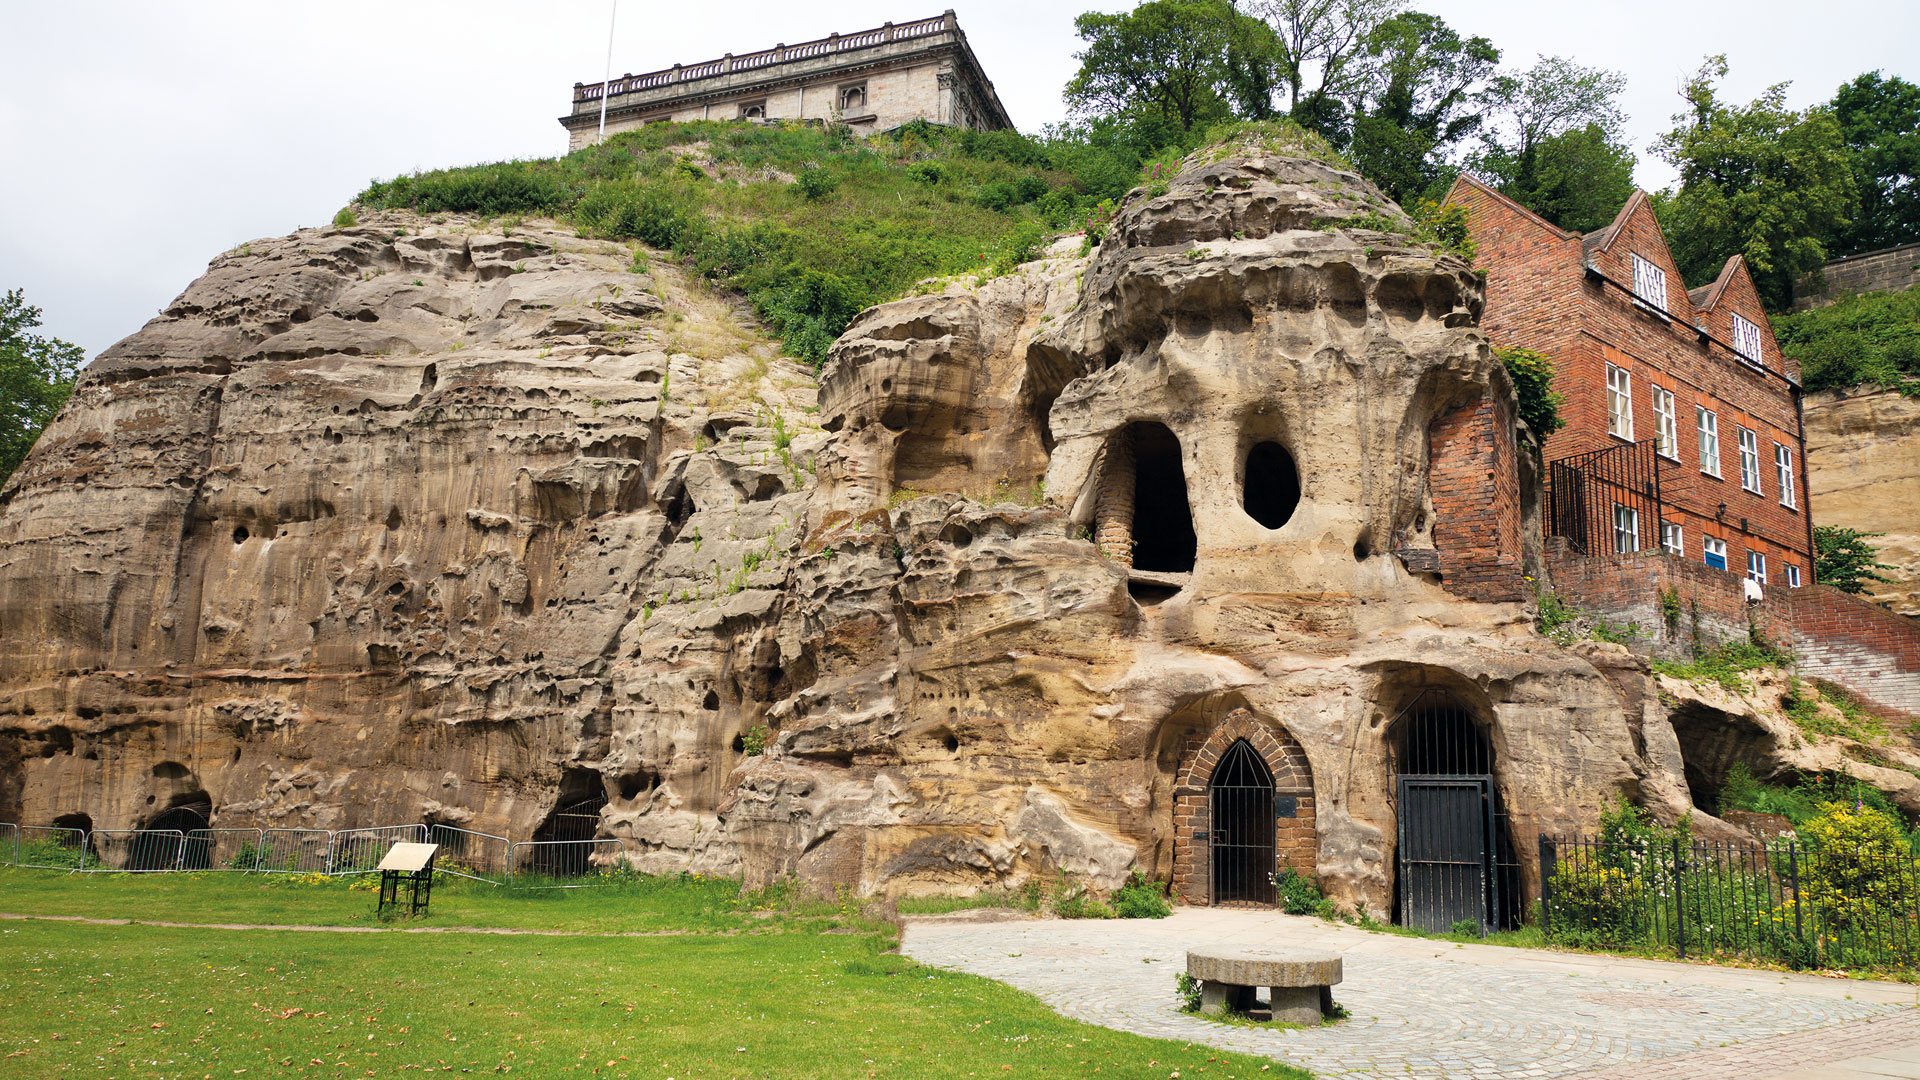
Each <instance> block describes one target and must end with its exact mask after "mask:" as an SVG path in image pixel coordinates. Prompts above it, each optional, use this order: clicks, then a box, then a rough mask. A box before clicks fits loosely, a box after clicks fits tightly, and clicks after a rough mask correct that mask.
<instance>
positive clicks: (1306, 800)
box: [1173, 709, 1320, 906]
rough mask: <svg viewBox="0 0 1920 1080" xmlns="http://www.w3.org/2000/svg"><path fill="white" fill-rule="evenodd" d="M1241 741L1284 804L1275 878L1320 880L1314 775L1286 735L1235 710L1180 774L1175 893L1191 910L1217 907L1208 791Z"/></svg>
mask: <svg viewBox="0 0 1920 1080" xmlns="http://www.w3.org/2000/svg"><path fill="white" fill-rule="evenodd" d="M1236 739H1245V740H1247V742H1248V743H1250V744H1251V745H1252V746H1253V748H1254V750H1256V751H1258V752H1259V754H1260V757H1261V759H1262V760H1263V761H1265V762H1266V763H1267V768H1268V769H1270V770H1272V772H1273V788H1274V798H1275V800H1276V802H1277V804H1278V805H1277V806H1276V811H1277V812H1276V815H1275V818H1274V825H1275V829H1274V833H1275V837H1274V867H1273V868H1274V872H1276V873H1278V872H1279V871H1280V870H1282V869H1284V868H1287V867H1292V868H1293V869H1294V871H1295V872H1297V873H1300V874H1304V875H1306V876H1308V877H1316V876H1317V875H1318V867H1319V858H1320V846H1319V838H1318V834H1317V833H1316V832H1315V830H1314V805H1313V770H1312V768H1311V767H1310V766H1309V765H1308V764H1307V755H1306V753H1305V752H1304V751H1302V750H1301V749H1300V744H1299V743H1296V742H1294V741H1293V739H1292V737H1290V736H1289V735H1288V734H1287V733H1286V732H1285V731H1282V730H1280V729H1278V728H1276V727H1272V726H1269V725H1267V724H1265V723H1262V722H1261V721H1260V720H1259V719H1258V718H1256V717H1255V716H1254V715H1253V713H1251V712H1249V711H1248V710H1246V709H1235V710H1234V711H1233V712H1231V713H1228V714H1227V716H1226V718H1225V719H1224V720H1222V721H1221V722H1220V725H1219V726H1218V727H1216V728H1214V729H1213V730H1212V731H1210V732H1204V733H1200V732H1196V733H1195V734H1194V735H1192V736H1190V737H1189V738H1188V741H1187V745H1186V746H1185V747H1184V748H1182V750H1181V754H1180V769H1179V772H1178V773H1176V774H1175V775H1176V776H1178V777H1179V779H1178V780H1177V781H1176V783H1175V785H1174V789H1173V803H1174V810H1173V826H1174V834H1173V891H1174V893H1175V894H1176V895H1178V896H1179V897H1180V898H1181V899H1182V900H1184V901H1185V902H1187V903H1189V904H1198V905H1203V906H1204V905H1207V904H1211V903H1212V902H1213V865H1212V861H1211V855H1212V844H1211V842H1210V837H1211V835H1212V829H1213V818H1212V814H1211V812H1210V807H1209V806H1208V799H1207V785H1208V782H1209V781H1210V780H1211V779H1212V777H1213V770H1214V767H1215V766H1216V765H1218V764H1220V759H1221V757H1223V756H1224V755H1225V754H1226V752H1227V748H1228V747H1230V746H1232V745H1233V743H1234V741H1235V740H1236ZM1289 801H1291V803H1292V807H1291V812H1290V813H1289V812H1287V810H1288V807H1287V805H1286V804H1287V803H1288V802H1289Z"/></svg>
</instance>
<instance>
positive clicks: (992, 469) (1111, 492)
mask: <svg viewBox="0 0 1920 1080" xmlns="http://www.w3.org/2000/svg"><path fill="white" fill-rule="evenodd" d="M1409 230H1410V223H1409V222H1407V220H1406V219H1405V218H1404V216H1403V215H1401V214H1400V212H1399V210H1398V209H1397V208H1396V207H1393V206H1392V205H1391V204H1390V203H1388V202H1387V201H1386V200H1385V199H1384V198H1383V197H1381V196H1380V194H1379V193H1378V192H1377V191H1375V190H1374V189H1373V188H1372V187H1371V186H1370V185H1368V184H1367V183H1366V182H1365V181H1363V180H1361V179H1360V178H1358V177H1357V176H1355V175H1354V174H1352V173H1350V172H1346V171H1343V170H1340V169H1337V168H1333V167H1330V166H1327V165H1324V164H1320V163H1317V162H1314V161H1311V160H1307V159H1303V158H1298V157H1293V156H1289V155H1287V154H1286V153H1283V152H1279V151H1276V150H1274V149H1270V148H1267V147H1264V146H1261V145H1259V144H1258V143H1257V142H1256V143H1252V144H1248V145H1243V146H1240V147H1237V148H1233V149H1232V150H1231V151H1220V152H1218V153H1215V154H1213V155H1203V156H1201V157H1197V158H1195V159H1193V160H1192V161H1191V162H1190V163H1189V167H1188V168H1187V169H1186V171H1184V172H1183V173H1182V174H1181V175H1180V176H1179V177H1178V179H1176V180H1175V181H1174V183H1173V184H1172V187H1171V190H1169V191H1167V192H1165V193H1164V194H1159V195H1155V196H1152V197H1149V196H1148V195H1147V194H1146V193H1144V192H1137V193H1136V194H1135V195H1134V196H1133V197H1132V198H1130V199H1129V201H1128V203H1127V205H1126V206H1125V207H1124V209H1123V210H1122V212H1121V213H1120V214H1119V216H1118V218H1117V219H1116V220H1115V222H1114V224H1113V226H1112V229H1111V231H1110V232H1109V233H1108V235H1107V237H1106V239H1105V242H1104V243H1102V244H1101V245H1100V246H1099V247H1098V248H1097V249H1095V251H1094V253H1093V254H1092V255H1091V257H1090V258H1082V257H1079V256H1077V255H1075V254H1074V253H1073V252H1074V247H1073V243H1072V241H1067V242H1063V243H1062V244H1061V245H1057V246H1056V247H1055V248H1054V249H1053V250H1052V251H1050V252H1049V253H1048V254H1047V256H1046V257H1045V258H1043V259H1041V260H1039V261H1037V262H1033V263H1029V264H1027V265H1025V266H1023V267H1021V268H1020V269H1019V270H1017V271H1016V272H1015V273H1013V274H1011V275H1008V276H1005V277H1001V278H998V279H994V280H990V281H976V280H973V279H965V280H959V281H954V282H946V283H932V284H930V285H929V287H928V290H927V291H926V292H925V293H924V294H923V295H918V296H914V297H910V298H907V299H904V300H900V301H897V302H895V303H891V304H886V305H882V306H880V307H878V308H875V309H872V310H870V311H868V312H866V313H865V314H864V315H863V316H862V317H861V318H860V319H859V320H858V321H857V322H856V324H855V325H854V326H853V327H852V328H851V329H850V330H849V331H848V332H847V334H846V335H844V336H843V337H842V339H841V340H840V341H839V342H838V343H837V344H836V345H835V347H834V349H833V353H832V357H831V360H830V362H829V363H828V365H827V366H826V368H825V369H824V371H823V372H822V374H821V376H820V379H819V385H818V391H817V401H816V388H815V385H814V382H813V381H812V379H811V378H810V374H809V372H807V371H805V370H804V369H801V368H798V367H796V366H794V365H792V364H790V363H788V362H785V361H783V360H780V359H779V358H777V357H776V356H774V355H773V354H772V352H771V351H770V350H769V349H768V347H767V345H766V344H765V342H764V341H763V340H761V339H759V338H757V337H755V336H753V335H751V334H749V333H746V332H743V331H741V330H740V329H738V325H739V321H738V319H737V318H736V317H735V315H734V313H732V312H731V311H729V310H728V309H727V308H726V306H725V304H724V303H723V302H722V301H720V300H718V299H715V298H712V297H709V296H707V295H705V294H704V293H703V292H701V291H700V290H699V289H697V288H695V287H693V286H692V285H690V284H689V283H687V282H686V281H685V280H684V279H683V278H682V277H681V275H680V273H679V272H678V271H676V270H674V269H672V268H671V267H669V266H667V265H666V263H665V261H664V260H662V259H660V258H658V257H655V258H654V260H653V262H652V264H651V265H652V267H653V269H652V270H650V271H648V272H645V273H635V272H633V267H634V265H636V264H635V263H634V261H633V260H634V253H633V252H632V251H630V250H628V249H626V248H624V247H620V246H618V245H608V244H604V243H600V242H596V241H589V240H582V239H579V238H577V237H575V236H573V235H571V233H570V232H569V231H567V230H563V229H557V228H553V227H548V226H540V227H529V228H525V229H515V230H512V231H511V232H510V233H509V234H506V235H502V234H500V233H499V232H497V231H488V230H484V229H482V228H480V227H479V226H477V225H475V224H473V223H469V222H463V221H459V220H450V221H434V222H429V221H425V220H422V219H420V218H416V217H411V216H405V215H399V214H390V215H379V216H375V217H373V218H370V219H369V220H367V221H366V222H365V223H364V224H362V225H359V226H355V227H350V228H345V229H319V230H308V231H304V232H301V233H297V234H295V235H293V236H290V237H286V238H283V239H279V240H273V241H262V242H257V243H255V244H253V245H251V246H250V247H248V248H246V249H242V250H240V251H237V252H233V253H229V254H228V255H226V256H223V257H222V258H221V259H218V260H216V261H215V263H214V264H213V266H212V267H210V269H209V271H208V273H207V275H206V276H205V277H203V278H202V279H201V280H200V281H198V282H196V283H195V284H194V285H193V286H191V287H190V288H189V289H188V290H187V292H185V293H184V294H182V296H181V297H180V298H179V299H178V300H176V301H175V302H174V303H173V304H172V305H170V306H169V308H168V309H167V311H166V312H165V313H163V314H162V315H161V317H160V318H158V319H156V320H154V322H152V323H151V324H149V325H148V326H147V327H146V328H145V329H143V330H142V331H140V332H139V333H137V334H135V335H134V336H133V337H130V338H128V339H127V340H126V341H124V342H122V343H120V344H119V345H117V346H115V347H114V348H112V349H110V350H109V351H108V352H107V353H106V354H103V355H102V357H101V358H100V359H99V360H98V361H97V362H96V363H95V364H94V366H93V367H92V368H91V369H90V370H89V372H88V374H87V376H86V378H85V379H84V381H83V385H82V386H81V388H80V390H79V392H78V393H77V394H76V396H75V398H74V400H73V402H72V404H71V405H70V406H69V407H68V408H67V410H66V411H65V412H64V413H63V414H62V416H61V418H60V419H59V420H58V421H57V422H56V424H55V425H54V426H53V428H51V429H50V430H49V432H48V433H47V435H46V437H45V438H44V439H43V440H42V442H41V445H40V446H39V447H38V448H37V449H36V451H35V453H34V455H33V457H32V458H31V459H30V461H29V462H28V464H27V465H26V466H25V467H24V468H23V469H22V470H21V471H20V473H19V474H18V475H17V476H16V477H15V478H14V480H13V481H12V482H11V483H10V485H9V486H8V487H7V488H6V489H5V491H4V492H0V818H7V817H9V816H14V815H18V816H19V817H21V818H22V819H24V820H30V821H34V822H36V823H38V822H41V821H45V820H51V819H53V818H55V817H56V816H60V815H68V814H85V815H87V816H88V817H89V818H90V819H91V821H92V822H93V823H95V824H96V825H101V826H107V825H113V826H133V825H139V824H143V823H146V822H149V821H151V820H152V817H153V815H154V813H155V812H156V811H157V810H159V809H161V808H164V807H166V806H169V805H171V804H175V803H180V802H182V801H183V800H199V801H201V802H202V803H204V804H205V805H208V806H210V807H211V813H212V815H213V818H214V820H215V822H216V824H282V823H286V824H294V823H297V824H315V825H320V826H329V827H331V826H346V825H365V824H383V823H391V822H398V821H411V820H417V819H419V818H421V817H423V816H424V817H426V818H429V819H431V820H437V821H445V822H451V823H464V824H469V825H471V826H473V827H476V828H481V829H484V830H486V831H490V832H496V833H505V834H509V835H512V836H514V837H516V838H519V837H524V836H526V835H528V834H529V833H531V832H533V831H534V830H536V829H538V828H539V827H540V826H541V825H542V823H543V822H546V821H547V820H548V819H549V815H550V814H551V813H552V812H553V811H554V809H555V808H556V807H557V806H560V805H564V804H568V803H570V802H578V801H583V800H584V801H591V802H592V803H593V804H594V805H595V806H598V803H599V801H600V800H601V799H604V800H605V805H604V808H601V809H597V810H596V811H595V812H596V813H597V815H598V818H597V824H598V828H599V830H600V831H601V832H602V833H603V834H605V835H608V836H612V837H617V838H619V839H620V840H621V841H622V843H623V845H624V847H625V850H626V853H627V856H628V857H629V858H630V859H631V860H632V861H633V862H634V863H636V864H637V865H639V866H641V867H642V868H644V869H649V870H670V869H680V868H697V869H709V870H718V871H727V872H735V871H738V872H743V873H745V874H747V875H748V876H749V877H750V878H752V879H755V880H764V879H768V878H772V877H776V876H780V875H784V874H799V875H801V876H803V877H806V878H808V879H811V880H814V881H819V882H846V883H851V884H853V885H855V886H857V887H858V888H860V889H862V890H875V891H886V892H892V893H900V892H913V891H929V890H951V889H967V888H973V887H977V886H981V885H988V884H1001V885H1004V884H1018V883H1019V882H1020V881H1022V880H1024V879H1026V878H1027V877H1029V876H1032V875H1048V876H1051V875H1054V874H1059V873H1066V874H1072V875H1076V876H1081V877H1085V878H1087V879H1089V880H1091V881H1093V882H1095V883H1096V884H1101V885H1111V884H1114V883H1116V882H1117V881H1118V880H1119V879H1120V878H1121V877H1122V876H1123V875H1124V874H1125V872H1126V870H1127V868H1128V867H1129V866H1130V865H1138V866H1140V867H1142V868H1144V869H1146V870H1148V871H1149V872H1152V873H1155V874H1157V875H1160V876H1162V877H1171V878H1172V879H1174V880H1175V881H1176V882H1177V883H1178V885H1179V887H1180V889H1181V891H1182V893H1183V894H1184V895H1186V896H1187V897H1188V898H1189V899H1196V900H1199V901H1202V902H1204V901H1206V900H1207V899H1208V898H1209V891H1208V890H1209V888H1210V884H1209V881H1210V879H1209V876H1208V874H1209V871H1208V869H1207V862H1206V860H1207V858H1208V855H1207V850H1208V849H1207V840H1206V838H1207V836H1208V835H1209V828H1210V821H1209V818H1208V816H1207V815H1208V813H1209V809H1208V802H1207V799H1208V791H1209V786H1208V785H1209V779H1208V778H1209V774H1210V770H1212V768H1213V766H1214V764H1215V763H1216V762H1217V761H1219V760H1220V758H1221V756H1222V755H1223V754H1225V753H1226V751H1227V750H1228V748H1229V747H1231V746H1234V745H1237V744H1238V740H1242V739H1244V740H1246V741H1247V744H1248V745H1250V746H1253V747H1254V748H1255V750H1256V751H1257V752H1258V753H1259V754H1260V755H1261V756H1262V757H1263V759H1264V762H1265V764H1264V766H1263V767H1265V768H1268V769H1270V770H1271V772H1272V774H1273V778H1274V780H1273V786H1274V788H1275V789H1276V790H1278V791H1279V792H1280V793H1281V795H1282V796H1283V798H1282V799H1281V800H1280V802H1279V804H1278V806H1277V808H1276V810H1275V811H1274V812H1275V813H1276V814H1277V815H1279V816H1280V817H1282V818H1283V819H1284V820H1281V821H1280V822H1279V823H1278V824H1277V825H1276V828H1277V829H1278V833H1279V840H1278V847H1279V856H1278V857H1279V861H1280V863H1281V864H1283V865H1293V866H1297V867H1299V868H1300V869H1302V870H1305V871H1308V872H1311V873H1317V874H1318V875H1320V877H1321V878H1322V880H1323V881H1324V882H1325V883H1326V885H1327V886H1328V888H1329V890H1330V892H1331V893H1332V894H1333V895H1334V896H1336V897H1337V898H1339V899H1341V900H1342V901H1343V902H1352V903H1361V904H1364V905H1366V906H1368V907H1369V908H1371V909H1372V910H1374V911H1375V912H1376V913H1381V914H1383V913H1385V912H1386V911H1388V910H1389V908H1390V907H1391V905H1392V902H1393V897H1394V888H1395V884H1394V882H1395V873H1396V871H1395V861H1394V860H1395V850H1396V836H1397V829H1398V821H1397V816H1396V815H1397V809H1396V800H1397V798H1398V796H1397V794H1396V787H1395V780H1396V775H1397V773H1398V772H1399V771H1417V770H1414V769H1412V767H1411V766H1410V765H1408V766H1407V768H1404V769H1403V768H1402V765H1405V764H1406V763H1408V762H1409V761H1410V760H1411V759H1410V757H1409V755H1413V754H1415V751H1414V750H1412V749H1410V748H1409V746H1410V744H1409V739H1410V735H1409V731H1410V730H1412V725H1414V723H1415V720H1413V719H1409V717H1410V716H1413V717H1416V719H1417V709H1418V708H1419V707H1422V706H1421V704H1420V703H1422V702H1444V703H1445V709H1446V711H1445V712H1444V717H1461V718H1466V719H1465V720H1464V721H1463V723H1465V724H1466V726H1464V727H1461V728H1459V733H1458V737H1459V738H1460V739H1461V740H1462V742H1463V744H1466V743H1475V741H1476V740H1477V745H1478V746H1479V747H1480V750H1479V751H1478V752H1481V753H1484V754H1485V755H1487V756H1488V762H1487V766H1486V771H1488V772H1491V773H1493V774H1495V775H1496V777H1497V785H1498V795H1499V798H1500V801H1501V802H1502V803H1503V805H1504V808H1505V810H1504V816H1503V818H1502V822H1503V828H1506V829H1508V830H1509V833H1510V840H1511V846H1512V848H1513V849H1514V850H1517V851H1519V852H1521V853H1522V854H1523V855H1524V853H1526V852H1528V851H1530V850H1531V844H1532V841H1533V838H1534V837H1535V836H1536V835H1537V834H1538V833H1539V832H1540V831H1542V830H1554V831H1567V830H1575V829H1580V828H1584V827H1587V826H1589V825H1590V824H1591V823H1592V822H1593V820H1594V819H1595V818H1596V816H1597V813H1598V811H1599V809H1600V807H1601V806H1602V805H1603V804H1604V803H1605V802H1606V801H1608V800H1609V799H1611V798H1612V797H1613V796H1614V794H1615V793H1616V792H1625V793H1628V794H1630V795H1632V796H1634V797H1635V798H1636V799H1638V800H1639V801H1641V802H1642V803H1644V804H1646V805H1649V806H1651V807H1653V808H1654V809H1655V810H1656V811H1657V812H1658V813H1660V814H1661V815H1662V816H1663V817H1666V818H1669V819H1671V818H1674V817H1676V816H1678V815H1680V814H1682V813H1685V812H1687V811H1688V810H1689V809H1691V803H1690V799H1689V793H1688V789H1687V777H1686V763H1685V761H1684V760H1683V757H1684V755H1683V751H1682V748H1681V745H1680V740H1679V737H1678V736H1677V735H1676V733H1675V730H1674V727H1673V725H1672V724H1671V723H1670V722H1669V718H1668V707H1667V706H1666V705H1665V704H1663V702H1662V700H1661V696H1660V695H1659V694H1658V693H1656V692H1655V690H1654V688H1653V687H1652V686H1651V684H1650V683H1649V681H1648V676H1647V674H1646V672H1645V669H1644V667H1643V666H1642V665H1641V664H1640V663H1639V662H1638V661H1636V660H1634V659H1632V658H1631V657H1629V656H1625V655H1623V654H1619V653H1617V652H1616V651H1614V650H1611V649H1610V648H1608V647H1604V646H1581V647H1577V648H1574V649H1562V648H1559V647H1558V646H1555V645H1553V644H1551V643H1549V642H1547V641H1545V640H1544V639H1542V638H1540V637H1539V636H1537V635H1536V634H1535V633H1534V631H1533V629H1532V623H1531V619H1530V616H1529V610H1528V606H1527V603H1526V599H1527V592H1526V586H1525V585H1524V584H1523V580H1522V577H1521V575H1522V568H1523V566H1524V565H1525V561H1524V558H1525V554H1526V553H1525V552H1524V551H1523V550H1522V549H1523V547H1526V546H1527V545H1528V544H1529V538H1530V537H1531V538H1532V540H1531V543H1532V544H1534V545H1537V523H1531V522H1530V519H1529V517H1528V515H1529V514H1530V513H1531V510H1530V509H1529V507H1528V505H1527V502H1526V499H1525V498H1524V494H1523V493H1517V491H1518V487H1519V485H1518V483H1517V481H1516V480H1515V476H1516V475H1517V474H1518V470H1519V468H1520V460H1517V459H1519V458H1521V457H1522V454H1521V452H1520V451H1518V450H1516V449H1515V447H1516V443H1515V441H1514V440H1515V439H1516V434H1515V430H1514V422H1513V419H1512V394H1511V390H1510V388H1509V386H1508V384H1507V381H1506V375H1505V372H1504V370H1503V368H1502V367H1501V365H1500V364H1499V363H1498V362H1497V360H1496V359H1495V358H1494V355H1493V352H1492V350H1491V348H1490V347H1489V345H1488V343H1487V341H1486V339H1485V338H1484V337H1483V336H1482V335H1481V334H1480V333H1479V332H1478V331H1477V330H1476V329H1475V328H1474V327H1475V322H1476V319H1477V317H1478V312H1479V308H1480V303H1481V293H1480V285H1479V281H1478V279H1477V278H1476V276H1475V275H1474V273H1473V271H1472V270H1471V268H1470V267H1468V266H1467V265H1466V264H1465V263H1464V262H1462V261H1460V260H1459V259H1457V258H1455V257H1453V256H1450V255H1446V254H1444V253H1438V252H1436V251H1435V250H1433V249H1432V248H1430V247H1429V246H1427V245H1425V244H1422V243H1418V242H1416V241H1414V240H1413V239H1411V237H1410V235H1409ZM816 409H817V411H816ZM1473 500H1480V501H1477V502H1476V501H1473ZM1434 715H1435V716H1443V713H1442V712H1440V711H1436V712H1435V713H1434ZM759 725H766V726H767V728H769V729H770V733H771V741H770V743H769V745H768V748H767V751H766V752H765V753H764V754H750V753H749V751H750V750H751V749H752V746H751V745H750V743H749V741H748V738H747V736H748V734H749V731H750V729H753V728H755V727H757V726H759ZM1397 763H1398V764H1397Z"/></svg>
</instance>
